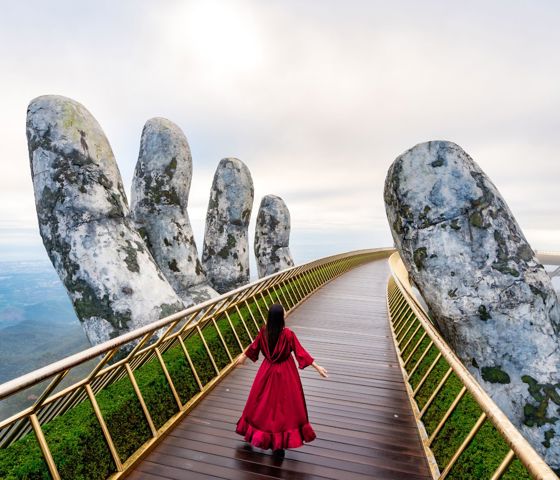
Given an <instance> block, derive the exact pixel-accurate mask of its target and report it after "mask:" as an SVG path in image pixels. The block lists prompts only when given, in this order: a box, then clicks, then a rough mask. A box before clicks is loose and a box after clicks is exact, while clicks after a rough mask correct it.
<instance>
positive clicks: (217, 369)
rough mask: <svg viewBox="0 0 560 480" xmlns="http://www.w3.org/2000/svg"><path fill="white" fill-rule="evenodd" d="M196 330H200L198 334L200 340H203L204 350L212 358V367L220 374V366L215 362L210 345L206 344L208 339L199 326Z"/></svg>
mask: <svg viewBox="0 0 560 480" xmlns="http://www.w3.org/2000/svg"><path fill="white" fill-rule="evenodd" d="M196 329H197V330H198V334H199V335H200V338H201V340H202V344H203V345H204V348H205V349H206V353H208V356H209V357H210V361H211V362H212V365H213V366H214V370H216V374H218V375H219V374H220V369H219V368H218V365H216V361H215V360H214V357H213V356H212V352H211V351H210V348H208V344H207V343H206V339H205V338H204V335H203V334H202V330H201V328H200V327H199V326H198V325H197V326H196Z"/></svg>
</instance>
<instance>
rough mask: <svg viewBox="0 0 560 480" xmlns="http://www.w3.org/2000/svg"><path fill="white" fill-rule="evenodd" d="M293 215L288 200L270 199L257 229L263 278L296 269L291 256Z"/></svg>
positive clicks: (263, 205) (264, 204)
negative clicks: (291, 223) (291, 218)
mask: <svg viewBox="0 0 560 480" xmlns="http://www.w3.org/2000/svg"><path fill="white" fill-rule="evenodd" d="M289 245H290V212H289V210H288V207H287V206H286V203H284V200H282V199H281V198H280V197H277V196H276V195H266V196H264V197H263V199H262V200H261V206H260V207H259V213H258V215H257V224H256V226H255V257H256V260H257V269H258V271H259V277H260V278H262V277H266V276H267V275H271V274H273V273H276V272H279V271H280V270H284V269H286V268H289V267H293V266H294V261H293V259H292V254H291V253H290V246H289Z"/></svg>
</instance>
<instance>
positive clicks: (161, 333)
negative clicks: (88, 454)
mask: <svg viewBox="0 0 560 480" xmlns="http://www.w3.org/2000/svg"><path fill="white" fill-rule="evenodd" d="M393 251H394V249H390V248H377V249H366V250H357V251H353V252H346V253H342V254H338V255H332V256H329V257H325V258H321V259H318V260H314V261H312V262H309V263H306V264H304V265H299V266H294V267H291V268H289V269H286V270H283V271H281V272H278V273H275V274H273V275H270V276H267V277H264V278H261V279H259V280H256V281H254V282H252V283H250V284H248V285H245V286H243V287H240V288H237V289H235V290H233V291H231V292H228V293H226V294H223V295H220V296H219V297H217V298H213V299H211V300H208V301H206V302H204V303H201V304H199V305H196V306H193V307H190V308H188V309H185V310H183V311H181V312H178V313H175V314H173V315H170V316H168V317H166V318H164V319H162V320H159V321H157V322H154V323H152V324H150V325H148V326H145V327H142V328H139V329H136V330H134V331H131V332H129V333H126V334H124V335H121V336H119V337H117V338H115V339H112V340H109V341H107V342H104V343H102V344H100V345H97V346H95V347H91V348H89V349H87V350H84V351H82V352H79V353H77V354H74V355H71V356H69V357H66V358H64V359H62V360H60V361H58V362H54V363H52V364H50V365H48V366H46V367H43V368H40V369H38V370H35V371H33V372H31V373H28V374H26V375H23V376H21V377H19V378H16V379H14V380H11V381H9V382H6V383H4V384H3V385H0V399H7V398H11V397H13V396H14V395H16V394H17V393H19V392H22V391H24V390H27V389H28V388H30V387H34V386H38V385H39V384H40V383H41V382H43V381H45V380H46V379H51V381H50V383H49V385H48V386H47V387H46V388H43V389H42V392H41V393H40V394H39V395H38V397H37V399H36V401H35V403H34V404H33V405H32V406H31V407H28V408H25V409H23V410H21V411H19V412H18V413H16V414H14V415H12V416H11V417H10V418H7V419H5V420H3V421H0V447H2V448H9V446H10V445H12V444H14V443H15V442H17V440H19V439H21V438H22V437H24V436H25V435H27V434H28V433H30V432H31V431H33V432H34V433H35V436H36V438H37V441H38V443H39V447H40V451H41V454H42V456H43V458H44V460H45V463H46V465H47V468H48V471H49V473H50V475H51V477H52V478H54V479H59V478H60V473H59V469H58V465H57V463H56V461H55V458H54V457H53V454H52V452H51V449H50V448H49V443H48V440H47V438H46V436H45V434H44V432H43V427H44V426H45V424H48V423H49V422H51V421H52V420H54V419H56V418H57V417H59V416H61V415H64V413H66V412H68V411H69V410H71V409H72V408H74V407H76V406H78V405H79V404H81V403H82V402H83V401H85V400H86V401H87V400H89V402H90V403H91V406H92V409H93V413H94V415H95V418H96V419H97V422H98V424H99V427H100V429H101V431H102V434H103V437H104V440H105V443H106V444H107V447H108V449H109V452H110V456H111V458H112V461H113V465H114V469H113V471H114V473H113V474H112V476H111V478H114V479H116V478H120V477H122V476H123V475H125V474H126V472H128V471H129V470H130V468H131V467H132V466H133V465H134V464H135V463H136V462H137V461H138V460H139V459H140V458H142V457H143V455H145V454H146V453H147V452H148V451H150V449H151V448H153V446H154V445H155V444H156V443H157V442H158V441H159V440H160V439H161V438H162V436H163V435H164V434H165V432H166V431H167V430H169V429H170V428H171V427H172V426H174V425H175V424H176V423H177V422H178V421H179V420H180V419H181V418H182V417H183V416H184V415H186V414H187V413H188V412H189V411H190V410H191V409H192V408H193V407H194V406H195V405H196V404H197V403H198V402H199V401H200V400H201V399H202V398H203V397H204V396H205V395H206V394H207V393H208V392H209V391H210V390H211V389H212V388H214V386H216V385H217V384H218V383H219V381H220V380H221V379H222V378H223V377H224V376H225V375H227V374H228V373H229V372H230V371H231V369H232V368H233V366H234V365H235V361H236V359H237V357H238V355H239V354H240V352H241V351H243V350H244V348H245V347H246V346H247V345H248V343H250V341H252V340H253V338H254V335H256V332H257V331H258V329H259V328H260V327H261V326H262V325H263V323H264V321H265V315H266V312H267V310H268V308H269V306H270V305H271V304H272V303H277V302H280V303H282V304H283V305H284V307H285V309H286V313H287V314H290V312H291V311H292V310H293V309H294V308H296V307H297V306H298V305H299V304H300V303H301V302H302V301H304V300H305V299H306V298H308V297H309V296H310V295H312V294H313V293H314V292H315V291H316V290H317V289H318V288H321V287H322V286H323V285H325V284H326V283H328V282H330V281H331V280H333V279H334V278H336V277H338V276H339V275H341V274H343V273H344V272H346V271H348V270H349V269H351V268H354V267H356V266H358V265H361V264H363V263H365V262H368V261H372V260H374V259H376V258H380V257H386V256H388V255H389V254H390V253H392V252H393ZM227 335H229V336H228V337H227V339H228V340H227V341H226V338H225V337H226V336H227ZM192 338H194V339H197V338H199V339H200V341H201V343H200V342H199V343H198V344H197V345H199V346H200V345H201V346H200V348H201V349H202V350H200V351H202V352H205V355H206V356H207V358H208V360H209V361H210V364H211V368H212V369H213V370H214V376H213V377H212V378H209V379H206V381H204V379H203V378H202V377H201V372H200V371H199V368H198V367H197V365H196V362H195V361H194V357H193V352H192V351H189V341H190V340H192ZM212 342H213V343H212ZM213 346H214V353H213V352H212V347H213ZM123 347H126V348H125V349H123ZM192 348H193V347H192ZM197 348H198V347H197ZM216 349H218V350H219V351H221V352H225V357H224V356H223V355H222V360H223V361H221V362H220V361H218V356H217V350H216ZM172 351H176V352H180V354H181V355H182V356H183V358H184V360H185V364H186V365H187V367H188V368H189V369H190V372H192V375H193V377H194V378H195V379H196V384H197V385H198V393H195V394H194V395H193V396H191V397H190V398H188V399H187V400H186V402H183V400H182V397H181V393H184V392H181V391H180V390H179V389H178V387H177V385H176V382H175V381H174V379H173V375H172V373H173V372H170V370H169V368H168V367H169V366H168V365H167V362H166V358H165V355H166V354H167V353H169V352H172ZM119 355H120V358H118V359H117V360H115V361H113V362H112V363H111V362H110V361H111V359H115V358H116V357H117V356H119ZM95 358H97V359H99V358H100V360H98V362H97V363H96V364H95V366H94V367H93V368H91V369H90V370H89V372H88V373H87V374H85V375H84V374H82V376H81V378H80V379H78V380H77V381H74V383H72V384H71V385H69V386H66V387H65V388H63V389H62V390H60V391H56V389H57V387H60V384H61V382H62V381H63V379H64V378H65V377H66V375H67V374H68V372H70V370H72V369H74V368H75V367H78V366H81V365H84V364H85V363H86V362H88V361H90V360H92V359H95ZM149 362H155V364H156V365H159V367H160V368H161V372H163V377H164V382H165V383H166V384H167V386H168V387H169V389H170V391H171V394H172V398H173V399H174V400H173V401H174V402H175V403H176V409H177V410H178V411H177V413H176V414H174V415H173V416H171V418H168V419H167V421H166V422H165V423H164V424H163V425H162V426H161V427H160V428H157V427H156V425H155V422H154V419H153V418H152V415H151V412H150V409H149V408H148V406H147V405H146V402H145V400H144V395H143V392H142V387H141V386H140V385H139V382H138V381H137V379H136V378H135V376H136V373H135V372H137V371H139V370H140V369H142V367H143V366H144V365H146V364H148V363H149ZM126 378H128V380H129V381H130V383H131V385H132V387H133V390H134V394H135V396H136V399H137V400H138V403H139V405H140V406H141V409H142V412H143V415H144V417H145V421H146V424H147V426H148V427H149V431H150V433H151V437H150V438H149V439H148V440H147V441H146V442H145V443H144V444H143V445H141V446H140V448H139V449H138V450H137V451H136V452H135V453H133V454H132V455H130V456H129V457H128V458H125V459H123V458H121V455H122V452H119V451H118V448H117V447H116V445H115V441H114V439H113V438H112V436H111V431H110V428H109V427H110V425H108V424H107V422H106V419H105V417H104V414H103V411H102V408H100V406H99V404H98V401H97V398H96V396H97V395H98V394H99V393H100V392H102V391H103V390H104V389H106V388H109V387H110V386H111V385H113V384H114V383H116V382H119V381H120V380H122V379H126ZM144 393H145V392H144Z"/></svg>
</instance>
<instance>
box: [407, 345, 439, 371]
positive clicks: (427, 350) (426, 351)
mask: <svg viewBox="0 0 560 480" xmlns="http://www.w3.org/2000/svg"><path fill="white" fill-rule="evenodd" d="M433 346H434V342H433V341H432V340H430V343H428V345H426V349H425V350H424V351H423V352H422V355H420V358H419V359H418V361H417V362H416V363H415V364H414V367H412V370H411V371H410V373H409V374H408V378H409V379H410V378H412V375H414V373H415V372H416V370H417V369H418V367H419V366H420V364H421V363H422V360H424V358H425V357H426V355H427V354H428V352H429V351H430V349H431V348H432V347H433Z"/></svg>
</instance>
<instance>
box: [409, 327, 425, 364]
mask: <svg viewBox="0 0 560 480" xmlns="http://www.w3.org/2000/svg"><path fill="white" fill-rule="evenodd" d="M426 335H428V332H426V331H424V333H423V334H422V335H421V336H420V339H419V340H418V342H416V345H415V346H414V348H413V349H412V350H411V351H410V353H409V354H408V357H406V359H404V358H403V361H404V364H403V365H404V366H405V367H406V366H407V365H408V362H409V361H410V359H411V358H412V357H413V356H414V354H415V353H416V351H417V350H418V348H419V347H420V345H421V344H422V342H423V341H424V339H425V338H426ZM403 352H404V350H403Z"/></svg>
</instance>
